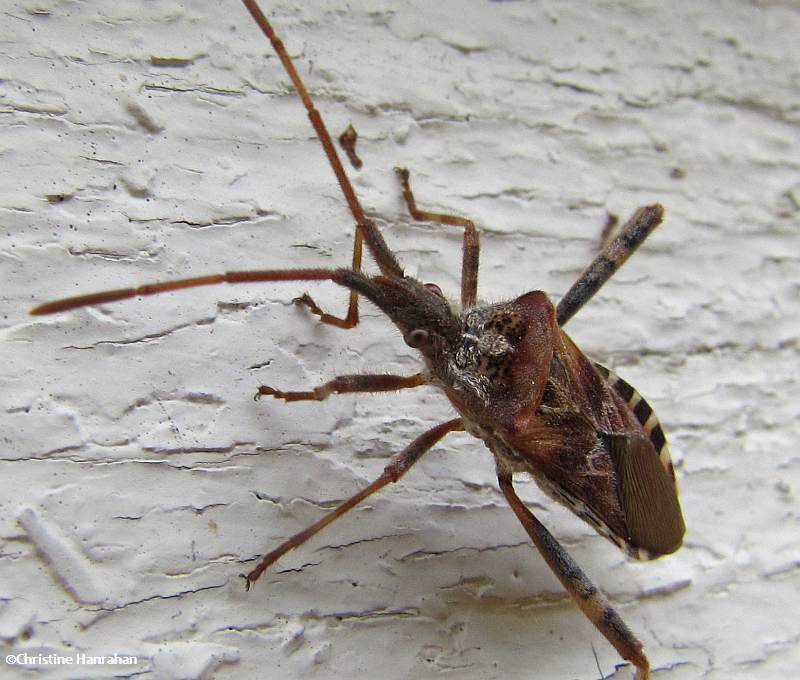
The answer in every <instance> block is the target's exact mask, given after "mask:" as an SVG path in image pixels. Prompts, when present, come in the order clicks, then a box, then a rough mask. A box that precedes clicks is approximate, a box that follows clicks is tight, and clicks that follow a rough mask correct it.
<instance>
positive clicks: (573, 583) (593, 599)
mask: <svg viewBox="0 0 800 680" xmlns="http://www.w3.org/2000/svg"><path fill="white" fill-rule="evenodd" d="M497 480H498V482H499V483H500V490H501V491H502V492H503V495H505V497H506V500H507V501H508V504H509V505H510V506H511V509H512V510H513V511H514V514H516V516H517V518H518V519H519V521H520V522H522V526H523V527H524V528H525V531H527V532H528V535H529V536H530V537H531V540H533V543H534V545H535V546H536V547H537V548H538V549H539V552H540V553H541V554H542V557H544V560H545V562H547V564H548V566H549V567H550V569H552V570H553V573H554V574H555V575H556V576H557V577H558V580H559V581H561V584H562V585H563V586H564V588H565V589H566V591H567V592H568V593H569V594H570V595H571V596H572V598H573V599H574V600H575V602H576V603H577V604H578V606H579V607H580V608H581V611H583V613H584V614H585V615H586V618H588V619H589V620H590V621H591V622H592V623H593V624H594V626H595V628H597V630H599V631H600V632H601V633H602V634H603V635H604V636H605V638H606V640H608V641H609V642H610V643H611V644H612V645H613V646H614V648H615V649H616V650H617V652H619V655H620V656H621V657H622V658H623V659H626V660H628V661H630V662H631V663H632V664H633V665H634V666H636V674H635V676H634V678H635V680H648V679H649V678H650V663H649V662H648V660H647V657H646V656H645V653H644V649H643V648H642V643H641V642H639V640H638V639H637V637H636V636H635V635H634V634H633V632H632V631H631V629H630V628H628V626H627V625H625V622H624V621H623V620H622V618H621V617H620V615H619V614H617V612H616V610H615V609H614V608H613V607H612V606H611V603H610V602H609V601H608V599H607V598H606V596H605V595H603V593H601V592H600V591H599V590H598V589H597V588H596V587H595V586H594V584H593V583H592V582H591V581H590V580H589V577H588V576H586V574H584V573H583V570H582V569H581V568H580V567H579V566H578V565H577V563H576V562H575V560H573V559H572V558H571V557H570V556H569V554H568V553H567V551H566V550H564V548H562V547H561V544H560V543H559V542H558V541H557V540H556V539H555V538H553V535H552V534H551V533H550V532H549V531H548V530H547V529H546V528H545V526H544V525H543V524H542V523H541V522H540V521H539V520H538V519H536V517H534V515H533V513H532V512H531V511H530V510H528V508H527V507H526V506H525V504H524V503H523V502H522V501H521V500H520V498H519V496H517V492H516V491H514V487H513V486H512V483H511V472H510V471H508V470H506V469H504V466H502V464H501V463H498V472H497Z"/></svg>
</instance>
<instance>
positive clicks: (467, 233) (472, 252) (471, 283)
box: [395, 168, 480, 309]
mask: <svg viewBox="0 0 800 680" xmlns="http://www.w3.org/2000/svg"><path fill="white" fill-rule="evenodd" d="M395 172H396V173H397V176H398V177H399V178H400V184H401V186H402V188H403V198H404V199H405V202H406V206H408V212H409V213H411V217H413V218H414V219H415V220H420V221H424V220H427V221H429V222H438V223H439V224H449V225H452V226H455V227H463V228H464V245H463V249H462V253H463V257H462V260H461V306H462V307H463V308H464V309H467V308H468V307H474V306H475V302H476V300H477V296H478V261H479V258H480V240H479V238H478V230H477V229H475V223H474V222H473V221H472V220H468V219H467V218H466V217H458V216H457V215H445V214H443V213H435V212H428V211H427V210H419V209H418V208H417V202H416V200H415V199H414V194H413V193H412V191H411V183H410V179H409V173H408V170H407V169H406V168H395Z"/></svg>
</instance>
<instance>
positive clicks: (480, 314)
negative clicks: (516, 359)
mask: <svg viewBox="0 0 800 680" xmlns="http://www.w3.org/2000/svg"><path fill="white" fill-rule="evenodd" d="M525 321H526V320H525V318H524V317H523V315H522V314H520V313H519V312H518V311H516V310H515V309H514V308H513V307H512V306H511V305H509V304H506V303H503V304H498V305H491V306H487V307H477V308H473V309H468V310H466V311H465V312H464V314H463V315H462V317H461V324H462V326H461V335H460V338H459V343H458V344H457V345H456V346H455V347H454V348H453V351H452V353H451V355H450V357H449V361H448V363H447V379H448V381H449V382H450V383H451V385H452V387H453V388H454V389H456V390H460V391H463V392H466V393H468V394H470V395H471V396H473V397H474V398H477V399H478V400H480V402H482V403H487V402H489V401H490V400H491V399H492V397H493V396H494V395H495V394H498V393H502V392H503V391H505V390H507V389H508V384H509V379H510V376H511V369H512V360H513V356H514V352H515V351H516V349H517V347H518V345H519V342H520V341H521V339H522V337H523V335H524V333H525V326H526V323H525Z"/></svg>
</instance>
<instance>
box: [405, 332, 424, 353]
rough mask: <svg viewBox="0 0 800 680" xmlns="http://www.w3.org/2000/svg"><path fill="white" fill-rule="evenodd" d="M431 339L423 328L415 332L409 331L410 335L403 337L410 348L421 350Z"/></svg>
mask: <svg viewBox="0 0 800 680" xmlns="http://www.w3.org/2000/svg"><path fill="white" fill-rule="evenodd" d="M429 337H430V336H429V334H428V331H424V330H422V329H421V328H415V329H414V330H413V331H408V333H406V334H405V335H404V336H403V340H405V342H406V344H407V345H408V346H409V347H413V348H414V349H419V348H420V347H422V346H423V345H427V344H428V338H429Z"/></svg>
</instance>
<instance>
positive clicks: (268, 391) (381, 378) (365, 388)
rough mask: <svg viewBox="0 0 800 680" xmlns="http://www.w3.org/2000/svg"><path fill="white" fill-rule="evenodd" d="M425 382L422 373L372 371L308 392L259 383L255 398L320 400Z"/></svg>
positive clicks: (337, 379)
mask: <svg viewBox="0 0 800 680" xmlns="http://www.w3.org/2000/svg"><path fill="white" fill-rule="evenodd" d="M426 382H427V380H426V379H425V376H424V374H422V373H415V374H414V375H408V376H406V375H391V374H388V373H374V374H367V375H361V374H359V375H340V376H337V377H335V378H333V380H329V381H328V382H326V383H323V384H322V385H320V386H319V387H315V388H314V389H313V390H310V391H308V392H284V391H282V390H276V389H275V388H274V387H270V386H269V385H261V387H259V388H258V392H257V393H256V397H255V398H256V399H260V398H261V397H262V396H264V395H266V396H270V397H275V398H276V399H283V400H284V401H322V400H323V399H327V398H328V396H329V395H331V394H348V393H351V392H394V391H396V390H403V389H405V388H407V387H419V386H420V385H424V384H425V383H426Z"/></svg>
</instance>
